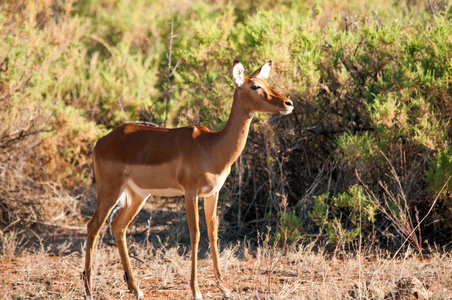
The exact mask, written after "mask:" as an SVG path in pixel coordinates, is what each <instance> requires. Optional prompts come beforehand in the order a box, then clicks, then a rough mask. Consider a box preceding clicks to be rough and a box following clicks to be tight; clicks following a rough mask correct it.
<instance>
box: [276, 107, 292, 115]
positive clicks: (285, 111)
mask: <svg viewBox="0 0 452 300" xmlns="http://www.w3.org/2000/svg"><path fill="white" fill-rule="evenodd" d="M292 110H293V106H292V107H290V108H288V109H280V110H279V113H280V114H281V115H288V114H290V113H291V112H292Z"/></svg>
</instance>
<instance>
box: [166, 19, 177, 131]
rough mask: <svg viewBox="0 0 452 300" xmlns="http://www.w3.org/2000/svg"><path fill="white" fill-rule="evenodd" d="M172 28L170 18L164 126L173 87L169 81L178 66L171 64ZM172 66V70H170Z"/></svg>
mask: <svg viewBox="0 0 452 300" xmlns="http://www.w3.org/2000/svg"><path fill="white" fill-rule="evenodd" d="M173 29H174V20H171V32H170V40H169V47H168V53H167V54H166V58H167V59H168V71H167V73H166V90H165V92H164V94H163V97H164V99H165V120H164V121H163V126H164V127H166V121H167V120H168V111H169V102H170V97H171V90H172V89H173V83H172V81H171V77H172V76H173V75H174V72H175V71H176V69H177V67H178V66H179V62H177V63H176V65H175V66H174V68H172V66H171V56H172V52H173V39H174V38H175V37H176V35H174V34H173ZM171 68H172V70H171Z"/></svg>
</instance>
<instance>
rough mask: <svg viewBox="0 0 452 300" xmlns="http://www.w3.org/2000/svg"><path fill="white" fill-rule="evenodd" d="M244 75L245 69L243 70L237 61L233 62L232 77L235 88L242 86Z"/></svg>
mask: <svg viewBox="0 0 452 300" xmlns="http://www.w3.org/2000/svg"><path fill="white" fill-rule="evenodd" d="M244 74H245V69H244V68H243V65H242V64H241V63H240V62H239V61H238V60H236V61H234V65H233V68H232V76H234V82H235V84H236V85H237V87H240V86H241V85H242V84H243V78H244V76H245V75H244Z"/></svg>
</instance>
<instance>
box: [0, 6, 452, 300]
mask: <svg viewBox="0 0 452 300" xmlns="http://www.w3.org/2000/svg"><path fill="white" fill-rule="evenodd" d="M451 7H452V2H451V1H442V0H441V1H436V0H428V1H421V0H394V1H389V0H383V1H382V0H378V1H377V0H371V1H354V0H344V1H326V0H303V1H291V0H264V1H241V0H235V1H222V0H211V1H197V0H179V1H173V0H166V1H145V0H138V1H136V0H135V1H132V0H117V1H113V0H99V1H92V0H85V1H82V0H80V1H75V0H65V1H53V0H31V1H24V0H23V1H22V0H17V1H12V0H4V1H0V35H1V38H2V42H1V43H0V149H1V150H0V249H1V252H0V254H1V255H2V259H5V257H9V256H11V255H12V256H15V255H20V254H21V253H25V252H27V251H32V250H30V249H38V248H45V249H44V250H49V251H54V252H55V251H56V253H59V252H58V251H60V250H58V249H60V248H58V249H57V250H55V247H54V246H52V245H56V244H58V245H60V246H61V244H59V243H57V241H60V242H61V240H64V239H67V238H68V236H71V237H77V238H78V239H79V240H80V239H81V238H82V236H83V230H82V229H81V228H83V226H84V225H83V224H84V223H85V222H86V221H87V220H88V219H89V217H90V216H91V214H92V213H93V211H94V208H95V203H96V199H95V183H94V178H93V172H92V164H91V154H92V148H93V145H94V144H95V142H96V140H97V139H98V138H99V137H101V136H103V135H104V134H106V133H107V132H109V131H110V130H111V129H112V128H114V127H116V126H118V125H121V124H124V123H127V122H151V123H154V124H156V125H159V126H167V127H176V126H188V125H204V126H207V127H208V128H210V129H212V130H219V129H221V128H222V127H223V126H224V124H225V123H226V120H227V118H228V115H229V108H230V105H231V101H232V94H233V82H232V78H231V77H232V76H231V66H232V62H233V61H234V60H235V59H239V60H241V62H242V63H243V64H244V66H245V68H246V69H247V70H248V71H250V72H251V71H252V70H254V69H256V68H257V67H259V66H261V65H262V64H263V63H264V62H265V61H267V60H269V59H271V60H273V62H274V68H273V70H272V74H271V77H270V79H269V83H270V84H271V85H272V86H273V87H275V88H276V89H277V90H278V91H280V92H281V93H282V94H284V95H287V96H288V97H289V98H290V99H291V100H293V101H294V104H295V110H294V113H293V114H291V115H289V116H267V115H259V116H258V117H257V118H255V120H254V121H253V124H252V128H251V132H250V136H249V139H248V142H247V145H246V148H245V151H244V152H243V154H242V156H241V157H240V159H239V160H238V162H237V163H235V164H234V165H233V170H232V173H231V175H230V176H229V178H228V180H227V182H226V184H225V187H224V188H223V189H222V191H221V193H220V204H219V207H220V219H221V222H220V238H221V241H222V242H221V243H222V244H228V243H229V242H235V241H243V240H244V239H245V240H247V241H248V243H249V245H262V243H264V242H266V243H268V244H270V245H273V246H274V247H278V249H283V251H284V253H287V251H291V250H294V251H295V250H296V249H298V248H297V247H305V246H306V245H313V246H312V247H313V248H310V249H314V250H313V251H318V252H321V253H323V252H322V251H325V253H330V254H333V255H334V256H335V257H336V256H338V257H341V256H344V255H345V256H347V255H348V254H350V253H357V252H359V253H366V255H367V254H369V255H371V254H372V253H373V254H374V253H380V252H379V251H384V252H385V251H387V253H392V254H397V253H411V252H410V251H412V250H413V249H414V253H416V255H420V257H423V255H426V256H428V255H433V254H435V253H436V254H438V253H439V254H438V255H442V254H447V253H448V252H449V251H450V249H451V247H452V239H451V237H452V200H451V196H452V180H451V176H452V150H451V149H450V145H451V141H452V124H451V122H450V120H451V117H452V22H451V19H452V8H451ZM153 201H154V203H158V208H159V209H156V207H157V206H156V204H154V207H153V208H154V209H148V210H146V208H145V211H146V212H147V213H146V212H145V213H144V214H143V215H140V216H141V219H143V220H144V221H143V222H141V223H140V222H139V221H137V223H136V226H137V227H136V228H139V225H140V224H145V225H146V226H147V227H146V226H144V229H143V231H141V233H143V232H146V241H147V242H149V241H156V239H160V241H164V243H165V245H167V246H168V247H169V246H174V247H178V246H179V245H188V244H189V243H188V242H189V238H188V230H187V229H186V226H185V222H186V221H185V219H184V218H185V217H184V215H183V213H181V208H182V205H181V200H180V199H176V200H170V199H154V200H153ZM168 211H170V212H171V214H169V213H168ZM139 218H140V217H139ZM151 225H162V227H159V229H158V230H155V231H152V230H151V229H150V227H151ZM74 232H75V233H74ZM135 232H136V233H137V230H135ZM150 233H152V234H150ZM154 233H155V234H154ZM263 233H264V234H265V236H266V238H263V236H264V235H263ZM134 237H135V238H137V239H138V238H141V240H143V234H141V235H140V234H136V235H134ZM77 238H76V239H77ZM66 246H67V248H68V249H73V247H74V246H69V245H66ZM52 247H53V248H52ZM71 247H72V248H71ZM76 247H78V249H77V250H78V251H83V250H80V248H82V247H81V246H80V243H78V244H77V246H76ZM250 247H251V248H253V246H250ZM65 249H66V248H65ZM253 249H254V248H253ZM257 249H261V248H257ZM66 250H67V249H66ZM66 250H64V251H66ZM33 251H34V250H33ZM64 251H63V253H65V252H64ZM68 251H69V250H68ZM385 253H386V252H385ZM8 255H9V256H8ZM447 255H448V254H447ZM396 256H397V255H396ZM448 257H449V256H448ZM448 274H449V278H450V277H451V276H450V271H449V273H448ZM269 282H270V281H269ZM289 295H290V293H289Z"/></svg>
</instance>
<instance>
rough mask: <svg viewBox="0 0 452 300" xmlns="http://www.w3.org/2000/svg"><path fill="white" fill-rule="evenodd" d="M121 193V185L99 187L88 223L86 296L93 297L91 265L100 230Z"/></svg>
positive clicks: (85, 275)
mask: <svg viewBox="0 0 452 300" xmlns="http://www.w3.org/2000/svg"><path fill="white" fill-rule="evenodd" d="M119 194H120V189H119V187H118V188H116V189H113V190H107V191H105V189H99V190H98V193H97V207H96V211H95V212H94V214H93V216H92V217H91V220H89V222H88V224H87V238H86V255H85V270H84V271H83V283H84V286H85V298H86V299H92V293H91V287H92V277H91V266H92V259H93V253H94V247H95V246H96V242H97V239H98V237H99V231H100V229H101V227H102V225H103V224H104V223H105V221H106V220H107V218H108V216H109V215H110V212H111V210H112V209H113V207H114V206H115V203H116V201H117V200H118V197H119Z"/></svg>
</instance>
